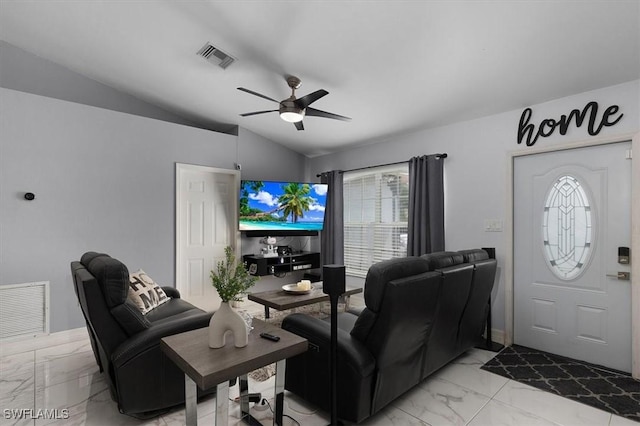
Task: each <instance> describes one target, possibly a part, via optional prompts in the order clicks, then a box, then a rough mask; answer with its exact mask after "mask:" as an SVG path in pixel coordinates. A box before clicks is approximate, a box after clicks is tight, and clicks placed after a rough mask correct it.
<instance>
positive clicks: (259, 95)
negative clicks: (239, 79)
mask: <svg viewBox="0 0 640 426" xmlns="http://www.w3.org/2000/svg"><path fill="white" fill-rule="evenodd" d="M238 90H241V91H243V92H246V93H249V94H251V95H254V96H258V97H260V98H263V99H266V100H268V101H273V102H276V103H278V104H279V103H280V101H276V100H275V99H272V98H270V97H268V96H266V95H262V94H260V93H258V92H254V91H253V90H249V89H245V88H244V87H238Z"/></svg>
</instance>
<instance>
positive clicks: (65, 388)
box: [0, 329, 639, 426]
mask: <svg viewBox="0 0 640 426" xmlns="http://www.w3.org/2000/svg"><path fill="white" fill-rule="evenodd" d="M493 356H494V354H493V353H492V352H488V351H483V350H477V349H474V350H472V351H470V352H468V353H467V354H465V355H463V356H461V357H460V358H458V359H457V360H455V361H454V362H453V363H451V364H450V365H449V366H447V367H445V368H444V369H442V370H441V371H440V372H438V373H436V374H435V375H433V376H432V377H430V378H428V379H427V380H425V381H424V382H422V383H421V384H420V385H418V386H417V387H415V388H414V389H412V390H411V391H409V392H407V393H406V394H405V395H403V396H402V397H400V398H398V399H397V400H396V401H394V402H393V403H392V404H391V405H389V406H388V407H386V408H385V409H384V410H382V411H381V412H380V413H378V414H376V415H375V416H373V417H371V418H369V419H367V420H366V421H365V422H363V423H362V424H363V425H365V426H373V425H375V426H386V425H402V426H404V425H432V426H436V425H469V426H487V425H567V426H569V425H575V426H578V425H580V426H582V425H601V426H625V425H627V426H634V425H638V424H639V423H635V422H632V421H630V420H627V419H624V418H622V417H618V416H614V415H611V414H609V413H607V412H605V411H601V410H598V409H595V408H592V407H589V406H586V405H583V404H580V403H577V402H573V401H571V400H568V399H565V398H561V397H559V396H556V395H552V394H550V393H547V392H544V391H540V390H537V389H535V388H533V387H530V386H526V385H522V384H520V383H518V382H515V381H512V380H509V379H507V378H504V377H501V376H498V375H495V374H492V373H489V372H486V371H484V370H481V369H480V366H482V365H483V364H484V363H485V362H486V361H488V360H489V359H490V358H492V357H493ZM273 381H274V378H273V377H272V378H271V379H269V380H267V381H265V382H253V381H251V380H250V391H251V392H262V394H263V396H264V397H266V398H268V399H269V398H270V399H272V398H273V384H274V383H273ZM234 392H235V394H234ZM235 396H237V387H234V388H233V389H232V394H231V397H235ZM259 408H260V407H255V406H254V407H253V408H252V414H253V415H254V417H256V418H257V419H259V420H261V421H263V423H264V424H271V419H272V414H271V412H270V411H269V409H268V408H266V409H262V410H259ZM20 409H29V410H32V411H27V412H24V411H22V414H27V417H36V418H26V419H25V418H22V419H20V418H16V417H17V414H18V413H19V411H15V410H20ZM42 410H48V411H47V412H43V411H42ZM46 414H48V415H46ZM230 414H231V418H230V422H229V424H234V425H235V424H242V423H241V422H240V420H239V419H238V416H239V407H238V404H236V403H233V402H231V406H230ZM285 414H288V415H289V416H291V417H292V418H294V419H295V420H296V421H297V422H298V423H299V424H301V425H304V426H307V425H308V426H316V425H318V426H321V425H322V426H323V425H326V424H328V422H329V416H328V414H327V413H325V412H322V411H319V410H317V409H315V408H314V407H312V406H310V405H309V404H307V403H305V402H304V401H303V400H301V399H299V398H297V397H296V396H295V395H292V394H290V393H287V395H286V397H285ZM214 415H215V399H214V398H212V397H210V398H207V399H206V400H204V401H201V402H200V403H199V404H198V416H199V423H201V424H213V422H214ZM47 417H58V418H57V419H55V418H53V419H51V418H47ZM49 424H53V425H96V426H102V425H159V426H169V425H171V426H173V425H176V426H178V425H182V424H184V410H183V409H182V408H178V409H174V410H172V411H171V412H169V413H166V414H164V415H162V416H159V417H157V418H155V419H152V420H148V421H139V420H136V419H134V418H132V417H129V416H125V415H122V414H120V413H119V412H118V410H117V407H116V404H115V403H114V402H113V401H112V400H111V397H110V395H109V390H108V388H107V384H106V382H105V381H104V379H103V378H102V375H101V374H100V373H99V372H98V367H97V365H96V363H95V360H94V358H93V353H92V352H91V346H90V344H89V340H88V337H87V334H86V331H85V330H84V329H78V330H72V331H69V332H64V333H56V334H54V335H51V336H46V337H39V338H34V339H29V340H23V341H19V342H9V343H7V342H4V343H0V425H32V426H36V425H37V426H40V425H49ZM293 424H296V423H295V422H293V421H291V420H290V419H285V425H293Z"/></svg>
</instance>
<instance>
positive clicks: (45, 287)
mask: <svg viewBox="0 0 640 426" xmlns="http://www.w3.org/2000/svg"><path fill="white" fill-rule="evenodd" d="M44 333H49V281H41V282H34V283H24V284H11V285H0V340H1V339H9V338H13V337H20V336H35V335H38V334H44Z"/></svg>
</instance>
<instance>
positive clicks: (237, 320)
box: [209, 302, 249, 348]
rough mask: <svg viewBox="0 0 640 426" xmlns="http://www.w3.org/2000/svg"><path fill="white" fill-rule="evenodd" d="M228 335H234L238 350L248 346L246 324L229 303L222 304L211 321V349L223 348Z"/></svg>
mask: <svg viewBox="0 0 640 426" xmlns="http://www.w3.org/2000/svg"><path fill="white" fill-rule="evenodd" d="M227 333H232V334H233V339H234V341H235V346H236V348H243V347H245V346H247V343H248V342H249V336H248V334H247V324H246V322H245V321H244V319H242V317H241V316H240V314H239V313H237V312H236V311H234V310H233V309H232V308H231V306H230V305H229V302H222V303H220V308H218V310H217V311H216V312H215V313H214V314H213V316H212V317H211V320H210V321H209V347H210V348H221V347H223V346H224V345H225V344H226V341H225V340H226V337H227Z"/></svg>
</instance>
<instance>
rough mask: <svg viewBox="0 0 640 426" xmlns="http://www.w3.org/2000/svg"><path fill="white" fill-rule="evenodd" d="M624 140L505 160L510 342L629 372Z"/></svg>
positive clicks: (628, 173) (628, 198)
mask: <svg viewBox="0 0 640 426" xmlns="http://www.w3.org/2000/svg"><path fill="white" fill-rule="evenodd" d="M630 149H631V142H628V143H627V142H624V143H616V144H609V145H600V146H593V147H586V148H577V149H571V150H566V151H555V152H549V153H542V154H536V155H529V156H523V157H518V158H516V159H515V160H514V187H513V188H514V194H513V197H514V226H513V232H514V253H513V256H514V343H516V344H519V345H523V346H528V347H531V348H536V349H540V350H544V351H547V352H551V353H556V354H560V355H564V356H568V357H571V358H575V359H580V360H584V361H588V362H591V363H594V364H599V365H604V366H607V367H611V368H615V369H618V370H623V371H627V372H630V371H631V281H626V280H620V279H618V278H617V277H616V274H617V273H618V272H630V265H628V264H621V263H618V247H621V246H622V247H630V243H631V225H630V223H631V217H630V212H631V161H630V160H629V159H627V158H626V157H627V151H628V150H630Z"/></svg>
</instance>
